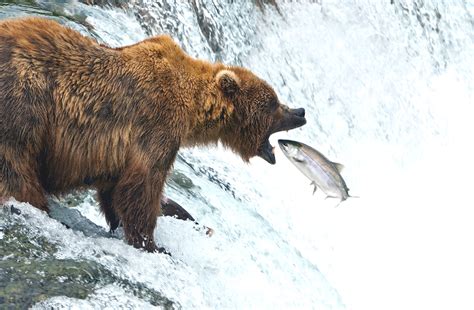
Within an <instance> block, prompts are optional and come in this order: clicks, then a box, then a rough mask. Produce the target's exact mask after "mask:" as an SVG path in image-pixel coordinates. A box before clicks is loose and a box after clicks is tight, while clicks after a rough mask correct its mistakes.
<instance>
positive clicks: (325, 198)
mask: <svg viewBox="0 0 474 310" xmlns="http://www.w3.org/2000/svg"><path fill="white" fill-rule="evenodd" d="M328 198H339V197H336V196H329V195H328V196H326V198H324V199H328Z"/></svg>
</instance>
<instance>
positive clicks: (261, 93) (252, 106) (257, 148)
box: [216, 67, 306, 164]
mask: <svg viewBox="0 0 474 310" xmlns="http://www.w3.org/2000/svg"><path fill="white" fill-rule="evenodd" d="M216 83H217V85H218V88H219V89H220V91H221V92H222V94H223V96H224V97H225V98H226V99H227V100H229V101H230V103H231V104H232V106H233V113H232V118H231V120H230V122H229V123H228V124H227V126H226V134H224V136H223V137H221V141H222V142H223V143H224V145H226V146H228V147H230V148H231V149H232V150H234V151H235V152H236V153H238V154H239V155H240V156H241V157H242V158H243V159H244V160H245V161H248V160H249V159H250V158H251V157H254V156H260V157H261V158H263V159H265V160H266V161H267V162H269V163H270V164H275V155H274V153H273V147H272V145H271V144H270V141H269V137H270V135H271V134H273V133H275V132H278V131H284V130H290V129H294V128H298V127H300V126H303V125H304V124H306V119H305V110H304V109H303V108H299V109H290V108H289V107H287V106H286V105H284V104H282V103H280V101H279V100H278V97H277V95H276V93H275V91H274V90H273V88H272V87H271V86H270V85H268V84H267V83H266V82H265V81H263V80H262V79H260V78H258V77H257V76H256V75H255V74H253V73H252V72H250V71H249V70H246V69H244V68H240V67H228V68H226V69H223V70H220V71H219V72H218V73H217V74H216Z"/></svg>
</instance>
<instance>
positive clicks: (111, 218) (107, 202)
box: [98, 188, 120, 232]
mask: <svg viewBox="0 0 474 310" xmlns="http://www.w3.org/2000/svg"><path fill="white" fill-rule="evenodd" d="M112 190H113V188H108V189H99V191H98V197H99V202H100V210H101V211H102V213H103V214H104V216H105V220H106V221H107V224H109V227H110V231H111V232H113V231H115V230H116V229H117V228H118V226H119V224H120V218H119V216H118V215H117V212H115V210H114V208H113V205H112Z"/></svg>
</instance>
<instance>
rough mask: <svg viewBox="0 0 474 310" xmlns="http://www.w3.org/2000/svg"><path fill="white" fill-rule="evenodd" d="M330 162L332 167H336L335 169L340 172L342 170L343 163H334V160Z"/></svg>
mask: <svg viewBox="0 0 474 310" xmlns="http://www.w3.org/2000/svg"><path fill="white" fill-rule="evenodd" d="M332 164H333V166H334V167H336V169H337V171H339V172H342V170H344V165H343V164H340V163H335V162H333V163H332Z"/></svg>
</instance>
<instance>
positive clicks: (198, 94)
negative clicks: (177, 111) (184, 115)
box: [183, 60, 234, 146]
mask: <svg viewBox="0 0 474 310" xmlns="http://www.w3.org/2000/svg"><path fill="white" fill-rule="evenodd" d="M195 61H197V62H198V64H197V66H198V68H199V69H200V70H199V72H197V73H195V74H193V75H192V76H191V77H192V78H191V79H190V80H188V81H187V82H188V84H187V85H188V89H187V91H189V90H192V93H193V94H194V96H193V97H192V99H191V100H190V101H191V102H190V104H191V107H190V108H191V109H190V111H192V112H191V113H190V114H189V127H188V128H189V129H188V132H187V135H186V138H185V139H184V141H183V142H184V144H185V145H187V146H193V145H207V144H215V143H217V142H218V141H219V140H220V139H221V138H223V136H224V135H225V132H226V130H227V127H228V123H229V122H230V119H231V117H232V115H233V112H234V107H233V105H232V103H231V101H230V100H229V99H228V98H226V97H225V96H224V95H223V94H222V91H221V90H220V89H219V88H218V86H217V83H216V81H215V76H216V74H217V72H219V71H220V70H222V69H223V68H225V67H224V65H222V64H210V63H208V62H203V61H199V60H195ZM195 68H196V64H193V65H192V69H195ZM192 69H190V70H191V71H192ZM204 69H205V70H204Z"/></svg>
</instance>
